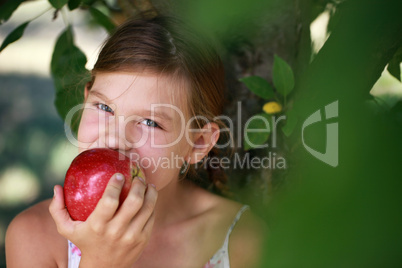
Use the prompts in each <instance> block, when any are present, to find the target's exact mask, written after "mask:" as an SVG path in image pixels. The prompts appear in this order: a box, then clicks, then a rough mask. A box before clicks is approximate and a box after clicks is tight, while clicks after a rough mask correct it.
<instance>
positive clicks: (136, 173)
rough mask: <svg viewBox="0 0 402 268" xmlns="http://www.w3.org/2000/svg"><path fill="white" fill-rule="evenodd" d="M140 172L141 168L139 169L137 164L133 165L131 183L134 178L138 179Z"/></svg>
mask: <svg viewBox="0 0 402 268" xmlns="http://www.w3.org/2000/svg"><path fill="white" fill-rule="evenodd" d="M138 170H139V168H138V166H137V164H136V165H135V166H134V165H133V164H131V181H133V180H134V178H135V177H137V175H138V173H139V172H138Z"/></svg>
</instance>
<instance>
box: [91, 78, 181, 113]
mask: <svg viewBox="0 0 402 268" xmlns="http://www.w3.org/2000/svg"><path fill="white" fill-rule="evenodd" d="M90 93H91V94H94V95H97V94H98V95H103V97H105V98H107V101H108V102H109V103H110V104H115V105H116V106H117V109H118V110H119V111H117V112H123V111H124V112H132V113H139V112H142V111H154V112H163V113H165V114H167V115H169V116H170V117H172V118H175V117H177V116H180V115H179V113H180V112H181V113H183V115H184V116H186V117H187V115H188V105H187V84H186V82H185V81H184V79H179V78H175V77H168V76H166V75H160V74H153V73H145V72H141V73H129V72H113V73H97V74H96V79H95V82H94V84H93V87H92V88H91V91H90Z"/></svg>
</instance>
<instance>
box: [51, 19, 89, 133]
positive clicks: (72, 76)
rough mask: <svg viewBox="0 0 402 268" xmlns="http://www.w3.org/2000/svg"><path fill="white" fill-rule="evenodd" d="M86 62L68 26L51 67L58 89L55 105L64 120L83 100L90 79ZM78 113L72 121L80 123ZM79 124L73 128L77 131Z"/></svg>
mask: <svg viewBox="0 0 402 268" xmlns="http://www.w3.org/2000/svg"><path fill="white" fill-rule="evenodd" d="M86 62H87V59H86V56H85V54H84V53H83V52H82V51H81V50H80V49H79V48H77V47H76V46H75V45H74V39H73V33H72V30H71V28H70V27H69V28H67V29H66V30H65V31H64V32H63V33H62V34H61V35H60V36H59V38H58V40H57V42H56V46H55V48H54V51H53V56H52V62H51V68H50V69H51V73H52V77H53V81H54V84H55V89H56V100H55V105H56V108H57V112H58V113H59V115H60V116H61V117H62V118H63V119H64V120H65V119H66V116H67V114H68V112H69V111H70V110H71V109H72V108H73V107H75V106H76V105H78V104H80V103H82V102H83V93H84V88H85V84H86V82H88V81H89V79H90V76H89V72H88V71H87V69H86V68H85V64H86ZM78 114H79V113H76V114H75V115H74V117H73V119H72V123H74V122H76V123H78V121H79V115H78ZM77 126H78V125H72V126H71V128H72V129H73V130H74V131H76V130H77Z"/></svg>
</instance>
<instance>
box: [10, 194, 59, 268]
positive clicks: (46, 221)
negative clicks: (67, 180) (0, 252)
mask: <svg viewBox="0 0 402 268" xmlns="http://www.w3.org/2000/svg"><path fill="white" fill-rule="evenodd" d="M49 204H50V200H45V201H43V202H40V203H38V204H36V205H34V206H32V207H30V208H28V209H27V210H25V211H23V212H21V213H20V214H18V215H17V216H16V217H15V218H14V219H13V221H12V222H11V223H10V225H9V226H8V228H7V233H6V260H7V266H8V267H33V266H35V267H36V266H42V267H56V266H59V264H61V263H62V262H63V260H62V259H63V257H64V255H65V257H67V241H66V240H65V239H64V238H63V237H62V236H61V235H59V233H58V232H57V229H56V225H55V224H54V222H53V219H52V217H51V215H50V213H49Z"/></svg>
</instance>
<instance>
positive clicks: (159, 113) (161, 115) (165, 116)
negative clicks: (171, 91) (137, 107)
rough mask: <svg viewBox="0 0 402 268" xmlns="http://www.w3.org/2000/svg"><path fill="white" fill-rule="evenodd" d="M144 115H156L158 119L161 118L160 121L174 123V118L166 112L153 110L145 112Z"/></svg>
mask: <svg viewBox="0 0 402 268" xmlns="http://www.w3.org/2000/svg"><path fill="white" fill-rule="evenodd" d="M143 113H144V114H149V115H154V116H156V117H159V118H160V119H163V120H166V121H172V120H173V119H172V117H171V116H170V115H168V114H167V113H165V112H162V111H155V110H154V111H151V110H145V111H143Z"/></svg>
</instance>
